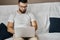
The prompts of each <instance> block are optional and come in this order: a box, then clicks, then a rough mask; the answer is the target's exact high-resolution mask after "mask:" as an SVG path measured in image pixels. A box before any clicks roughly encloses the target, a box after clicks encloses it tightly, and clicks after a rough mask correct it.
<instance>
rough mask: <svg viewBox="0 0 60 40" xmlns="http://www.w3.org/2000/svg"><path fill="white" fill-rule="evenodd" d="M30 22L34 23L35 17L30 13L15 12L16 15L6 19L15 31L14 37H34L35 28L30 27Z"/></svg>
mask: <svg viewBox="0 0 60 40" xmlns="http://www.w3.org/2000/svg"><path fill="white" fill-rule="evenodd" d="M32 21H35V17H34V16H33V14H31V13H25V14H19V13H17V12H16V14H12V15H10V17H9V19H8V22H12V23H14V30H15V34H14V35H15V36H16V37H33V36H35V28H34V27H31V24H30V22H32ZM27 27H28V28H27ZM30 27H31V28H30ZM22 28H23V29H22ZM22 33H24V34H22Z"/></svg>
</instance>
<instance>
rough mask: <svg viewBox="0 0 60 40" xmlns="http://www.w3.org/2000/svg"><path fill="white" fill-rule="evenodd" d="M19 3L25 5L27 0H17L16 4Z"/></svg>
mask: <svg viewBox="0 0 60 40" xmlns="http://www.w3.org/2000/svg"><path fill="white" fill-rule="evenodd" d="M20 2H22V3H27V0H18V3H20Z"/></svg>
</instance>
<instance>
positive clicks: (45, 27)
mask: <svg viewBox="0 0 60 40" xmlns="http://www.w3.org/2000/svg"><path fill="white" fill-rule="evenodd" d="M17 9H18V6H17V5H0V23H4V24H5V25H7V20H8V17H9V15H10V14H12V13H14V11H16V10H17ZM27 11H28V12H32V13H33V14H34V16H35V18H36V20H37V24H38V30H37V31H36V35H37V36H38V40H60V38H59V37H60V33H59V32H60V30H57V29H56V28H55V26H54V25H59V23H60V22H59V23H57V24H54V22H55V21H54V20H51V18H52V19H53V18H59V20H60V2H47V3H34V4H28V7H27ZM53 21H54V22H53ZM51 22H53V23H52V24H53V26H54V28H55V29H56V30H57V31H56V30H54V31H52V28H51V27H52V25H51ZM59 27H60V26H59ZM54 28H53V29H54ZM5 40H13V38H12V37H10V38H7V39H5Z"/></svg>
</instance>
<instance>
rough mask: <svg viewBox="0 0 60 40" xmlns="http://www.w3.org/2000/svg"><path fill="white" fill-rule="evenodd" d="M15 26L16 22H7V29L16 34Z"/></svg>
mask: <svg viewBox="0 0 60 40" xmlns="http://www.w3.org/2000/svg"><path fill="white" fill-rule="evenodd" d="M13 27H14V23H12V22H8V24H7V31H8V32H10V33H12V34H14V29H13Z"/></svg>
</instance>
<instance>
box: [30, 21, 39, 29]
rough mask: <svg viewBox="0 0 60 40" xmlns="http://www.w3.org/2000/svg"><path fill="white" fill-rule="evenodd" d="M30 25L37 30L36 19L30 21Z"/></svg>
mask: <svg viewBox="0 0 60 40" xmlns="http://www.w3.org/2000/svg"><path fill="white" fill-rule="evenodd" d="M31 23H32V26H33V27H34V28H35V30H37V28H38V26H37V22H36V21H32V22H31Z"/></svg>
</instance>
